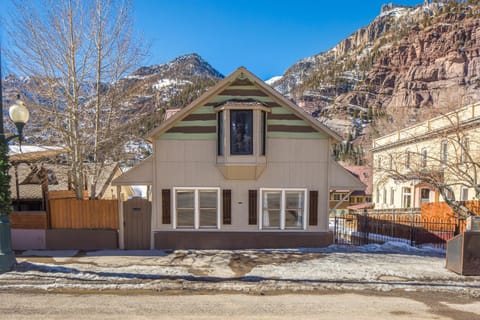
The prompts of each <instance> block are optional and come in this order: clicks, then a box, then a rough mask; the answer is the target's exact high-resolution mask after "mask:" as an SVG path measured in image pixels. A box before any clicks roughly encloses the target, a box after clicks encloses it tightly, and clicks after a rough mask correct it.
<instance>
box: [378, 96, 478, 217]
mask: <svg viewBox="0 0 480 320" xmlns="http://www.w3.org/2000/svg"><path fill="white" fill-rule="evenodd" d="M479 140H480V104H473V105H469V106H466V107H462V108H460V109H457V110H455V111H453V112H449V113H447V114H444V115H440V116H438V117H435V118H433V119H430V120H427V121H424V122H421V123H419V124H417V125H414V126H412V127H409V128H405V129H402V130H399V131H395V132H393V133H391V134H388V135H386V136H383V137H380V138H378V139H375V140H374V141H373V149H372V153H373V199H372V201H373V202H374V203H375V208H376V209H388V208H411V207H416V208H417V207H420V206H421V204H422V203H424V202H438V201H443V197H442V196H441V194H440V192H439V189H438V188H436V187H435V183H437V186H438V183H442V184H443V185H447V186H449V187H450V188H451V192H450V191H449V192H447V194H448V196H449V197H451V198H452V199H455V200H460V201H467V200H473V199H475V198H476V193H477V192H476V191H475V189H474V188H473V186H475V185H479V184H480V182H478V183H477V178H480V176H479V175H480V166H479V162H480V161H479V160H480V152H479V151H480V148H479ZM427 180H430V181H435V183H428V182H427Z"/></svg>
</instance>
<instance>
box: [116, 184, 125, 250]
mask: <svg viewBox="0 0 480 320" xmlns="http://www.w3.org/2000/svg"><path fill="white" fill-rule="evenodd" d="M121 190H122V186H117V202H118V248H119V249H122V250H123V249H125V239H124V236H125V221H124V220H123V219H124V217H123V201H122V191H121Z"/></svg>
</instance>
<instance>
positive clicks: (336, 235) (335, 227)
mask: <svg viewBox="0 0 480 320" xmlns="http://www.w3.org/2000/svg"><path fill="white" fill-rule="evenodd" d="M337 219H338V218H337V214H336V213H334V214H333V243H335V244H338V229H337V228H338V221H337Z"/></svg>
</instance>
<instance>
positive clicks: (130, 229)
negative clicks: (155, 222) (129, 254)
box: [123, 198, 152, 250]
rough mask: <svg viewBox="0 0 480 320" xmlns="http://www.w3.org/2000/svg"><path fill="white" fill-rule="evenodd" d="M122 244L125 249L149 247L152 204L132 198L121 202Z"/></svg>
mask: <svg viewBox="0 0 480 320" xmlns="http://www.w3.org/2000/svg"><path fill="white" fill-rule="evenodd" d="M123 216H124V226H125V229H124V244H125V249H127V250H143V249H150V234H151V218H152V204H151V203H150V201H148V200H146V199H142V198H133V199H130V200H127V201H126V202H124V204H123Z"/></svg>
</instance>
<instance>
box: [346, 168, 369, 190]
mask: <svg viewBox="0 0 480 320" xmlns="http://www.w3.org/2000/svg"><path fill="white" fill-rule="evenodd" d="M345 169H347V170H348V171H350V172H351V173H353V174H354V175H355V176H356V177H357V178H358V179H360V181H362V183H363V184H365V185H366V186H367V188H366V189H365V195H371V194H372V191H373V170H372V167H370V166H346V167H345Z"/></svg>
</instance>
